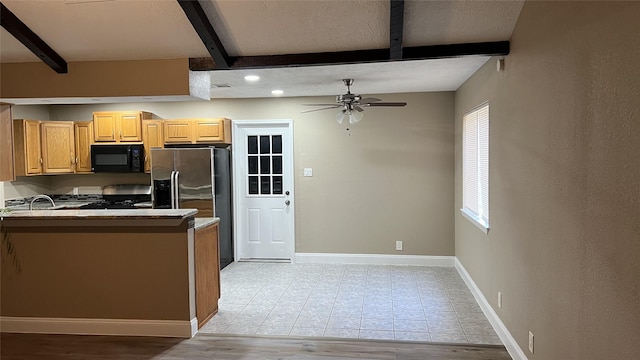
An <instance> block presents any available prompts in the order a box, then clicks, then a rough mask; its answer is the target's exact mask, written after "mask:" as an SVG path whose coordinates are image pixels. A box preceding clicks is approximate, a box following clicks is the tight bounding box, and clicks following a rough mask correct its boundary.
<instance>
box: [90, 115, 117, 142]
mask: <svg viewBox="0 0 640 360" xmlns="http://www.w3.org/2000/svg"><path fill="white" fill-rule="evenodd" d="M93 136H94V140H95V141H96V142H98V141H110V142H115V141H116V114H115V113H113V112H94V113H93Z"/></svg>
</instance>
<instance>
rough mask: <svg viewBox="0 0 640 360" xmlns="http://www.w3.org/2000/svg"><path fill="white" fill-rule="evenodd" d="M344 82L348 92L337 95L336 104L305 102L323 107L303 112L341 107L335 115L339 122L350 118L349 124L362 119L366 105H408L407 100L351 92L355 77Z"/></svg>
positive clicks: (343, 80)
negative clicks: (391, 99)
mask: <svg viewBox="0 0 640 360" xmlns="http://www.w3.org/2000/svg"><path fill="white" fill-rule="evenodd" d="M342 82H344V85H345V86H346V87H347V93H346V94H342V95H338V96H336V103H335V104H303V105H305V106H322V108H320V109H313V110H307V111H303V113H307V112H313V111H320V110H330V109H340V112H338V114H336V116H335V119H336V121H337V122H338V124H342V123H343V122H344V120H346V119H349V124H355V123H357V122H359V121H360V120H362V117H363V115H364V114H362V112H363V111H364V108H365V107H375V106H391V107H400V106H405V105H407V103H406V102H400V101H397V102H383V101H382V100H380V99H378V98H373V97H368V98H364V99H363V98H362V96H361V95H359V94H352V93H351V85H353V79H342ZM347 130H348V129H347Z"/></svg>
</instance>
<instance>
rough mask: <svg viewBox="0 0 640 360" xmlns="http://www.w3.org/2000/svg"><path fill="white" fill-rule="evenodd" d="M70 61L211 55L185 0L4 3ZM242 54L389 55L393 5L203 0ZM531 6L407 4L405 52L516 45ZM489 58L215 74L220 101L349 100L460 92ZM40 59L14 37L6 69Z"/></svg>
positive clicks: (229, 46)
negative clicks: (276, 94) (248, 78)
mask: <svg viewBox="0 0 640 360" xmlns="http://www.w3.org/2000/svg"><path fill="white" fill-rule="evenodd" d="M2 3H3V4H4V5H5V6H6V7H7V8H8V9H9V10H11V11H12V12H13V13H14V14H15V15H16V16H17V17H18V18H20V19H21V20H22V21H23V22H24V23H25V24H26V25H27V26H29V27H30V28H31V29H32V30H33V31H34V32H35V33H36V34H38V35H39V36H40V37H41V38H42V39H43V40H44V41H45V42H46V43H47V44H49V45H50V46H51V47H52V48H53V49H54V50H55V51H56V52H58V54H60V55H61V56H62V57H63V58H64V59H65V60H66V61H67V62H75V61H95V60H140V59H171V58H187V57H189V58H195V57H208V56H209V54H208V52H207V51H206V48H205V47H204V45H203V44H202V42H201V40H200V38H199V37H198V35H197V34H196V32H195V31H194V30H193V27H192V26H191V24H190V23H189V21H188V20H187V18H186V16H185V14H184V12H183V11H182V9H181V8H180V6H179V4H178V3H177V2H176V1H175V0H46V1H41V0H3V1H2ZM200 3H201V4H202V7H203V9H204V11H205V13H206V14H207V16H208V18H209V20H210V21H211V23H212V24H213V27H214V29H215V31H216V32H217V33H218V35H219V37H220V39H221V41H222V43H223V45H224V47H225V49H226V50H227V52H228V53H229V54H230V55H232V56H250V55H273V54H290V53H309V52H333V51H347V50H362V49H383V48H388V47H389V13H390V10H389V7H390V6H389V1H388V0H363V1H360V0H350V1H343V0H336V1H320V0H313V1H311V0H286V1H276V0H271V1H251V0H233V1H229V0H227V1H216V0H201V1H200ZM522 4H523V1H477V0H476V1H424V0H423V1H410V0H407V1H405V10H404V14H405V15H404V31H403V37H404V43H403V44H404V46H405V47H411V46H425V45H436V44H453V43H467V42H486V41H501V40H509V39H510V37H511V32H512V31H513V28H514V26H515V23H516V21H517V18H518V15H519V12H520V9H521V7H522ZM486 60H487V58H486V57H465V58H454V59H446V60H428V61H416V62H414V61H410V62H407V61H405V62H399V63H398V62H393V63H378V64H356V65H340V66H322V67H303V68H285V69H262V70H259V71H256V72H258V73H259V74H260V75H262V77H263V78H262V79H261V81H260V82H259V83H258V84H248V83H245V82H244V80H242V76H244V74H245V73H247V72H249V71H248V70H233V71H218V72H211V78H212V84H220V83H227V84H230V85H231V86H232V87H231V88H227V89H220V88H214V89H213V90H212V94H211V96H212V97H262V96H271V95H270V91H271V90H272V89H275V88H280V89H282V90H284V91H285V95H284V96H306V95H334V94H338V93H342V92H343V90H344V86H343V85H342V82H341V81H340V79H342V78H345V77H350V78H355V79H356V84H355V85H354V90H356V89H357V91H358V92H360V93H384V92H413V91H442V90H455V89H457V87H458V86H459V85H460V84H461V83H462V82H464V80H466V79H467V78H468V77H469V76H470V75H471V74H472V73H473V72H474V71H475V70H476V69H477V68H478V67H479V66H480V65H481V64H482V63H484V62H485V61H486ZM36 61H38V59H37V58H36V57H35V56H34V55H33V54H32V53H31V52H29V50H27V49H26V48H25V47H24V46H23V45H22V44H20V43H19V42H18V41H17V40H15V39H14V38H13V37H12V36H11V35H10V34H9V33H7V32H6V31H5V30H4V29H3V30H2V31H1V32H0V62H2V63H7V62H36Z"/></svg>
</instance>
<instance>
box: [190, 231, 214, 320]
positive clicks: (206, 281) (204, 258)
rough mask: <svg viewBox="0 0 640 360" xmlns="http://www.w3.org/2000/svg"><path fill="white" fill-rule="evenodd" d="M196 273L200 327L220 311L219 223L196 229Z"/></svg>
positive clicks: (197, 314)
mask: <svg viewBox="0 0 640 360" xmlns="http://www.w3.org/2000/svg"><path fill="white" fill-rule="evenodd" d="M195 275H196V317H197V319H198V329H199V328H201V327H202V326H203V325H204V324H205V323H206V322H207V321H209V319H211V317H212V316H213V315H215V314H216V313H217V312H218V299H220V250H219V241H218V224H217V223H216V224H212V225H209V226H205V227H203V228H200V229H197V230H196V231H195Z"/></svg>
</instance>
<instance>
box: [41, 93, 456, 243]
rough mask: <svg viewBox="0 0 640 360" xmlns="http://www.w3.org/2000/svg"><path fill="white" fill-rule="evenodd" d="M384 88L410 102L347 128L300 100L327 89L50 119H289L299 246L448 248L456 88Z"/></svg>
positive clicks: (54, 112) (59, 109)
mask: <svg viewBox="0 0 640 360" xmlns="http://www.w3.org/2000/svg"><path fill="white" fill-rule="evenodd" d="M380 97H381V98H383V99H384V100H389V101H398V100H402V101H407V102H408V105H407V106H406V107H404V108H393V109H385V108H379V109H369V110H367V111H366V113H365V117H364V119H363V120H362V122H361V123H359V124H357V125H355V126H353V129H352V131H351V136H349V134H347V132H346V131H345V128H344V126H340V125H338V124H337V123H336V122H335V120H333V116H334V113H333V112H330V111H326V112H323V111H320V112H313V113H307V114H301V113H300V112H301V111H303V110H308V109H309V108H307V107H303V106H301V105H300V104H302V103H326V102H327V101H331V102H332V101H334V98H333V97H309V98H269V99H235V100H225V99H219V100H213V101H210V102H207V101H203V102H184V103H145V104H104V105H100V106H97V105H74V106H68V105H67V106H61V105H60V106H52V107H51V119H65V120H82V119H87V118H90V117H91V112H92V111H96V110H133V109H135V110H145V111H150V112H152V113H153V114H154V116H155V117H157V118H162V119H169V118H180V117H219V116H226V117H229V118H231V119H293V122H294V138H295V140H294V148H295V150H294V151H295V154H294V160H295V186H296V189H295V190H296V192H295V201H296V251H297V252H335V253H365V254H373V253H378V254H412V255H453V248H454V247H453V206H452V205H453V204H452V202H451V199H452V198H453V171H454V168H453V149H454V147H453V144H454V138H453V130H454V126H453V109H454V106H453V99H454V96H453V93H422V94H384V95H380ZM305 167H311V168H313V170H314V173H313V174H314V176H313V177H311V178H308V177H307V178H305V177H303V176H302V172H303V168H305ZM74 178H75V177H74ZM68 179H73V178H68ZM68 179H66V180H65V184H66V185H64V186H61V188H66V187H68V185H70V183H69V180H68ZM56 182H57V181H56ZM65 186H66V187H65ZM396 240H402V241H404V251H403V252H396V251H395V241H396Z"/></svg>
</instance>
